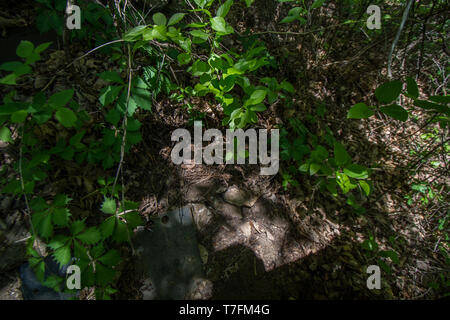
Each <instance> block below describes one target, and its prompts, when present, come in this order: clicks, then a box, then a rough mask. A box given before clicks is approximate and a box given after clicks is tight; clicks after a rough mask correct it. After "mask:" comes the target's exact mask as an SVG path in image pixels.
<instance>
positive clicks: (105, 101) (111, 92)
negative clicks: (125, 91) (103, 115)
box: [98, 86, 123, 107]
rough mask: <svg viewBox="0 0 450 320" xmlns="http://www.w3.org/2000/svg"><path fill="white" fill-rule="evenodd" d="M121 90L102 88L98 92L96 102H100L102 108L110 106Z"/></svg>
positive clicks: (120, 88)
mask: <svg viewBox="0 0 450 320" xmlns="http://www.w3.org/2000/svg"><path fill="white" fill-rule="evenodd" d="M122 88H123V87H122V86H107V87H104V88H102V90H100V97H99V98H98V101H100V103H101V104H102V106H104V107H106V106H107V105H110V104H111V103H113V102H114V100H116V98H117V97H118V95H119V93H120V91H121V90H122Z"/></svg>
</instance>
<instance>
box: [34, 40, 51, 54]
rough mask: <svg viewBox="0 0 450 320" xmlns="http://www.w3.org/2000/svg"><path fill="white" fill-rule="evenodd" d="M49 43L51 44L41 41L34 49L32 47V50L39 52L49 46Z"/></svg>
mask: <svg viewBox="0 0 450 320" xmlns="http://www.w3.org/2000/svg"><path fill="white" fill-rule="evenodd" d="M51 44H52V42H45V43H42V44H40V45H38V46H37V47H36V49H34V52H36V53H41V52H43V51H45V50H46V49H47V48H48V47H49V46H51Z"/></svg>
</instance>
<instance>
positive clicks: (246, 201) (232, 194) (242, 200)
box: [223, 185, 258, 207]
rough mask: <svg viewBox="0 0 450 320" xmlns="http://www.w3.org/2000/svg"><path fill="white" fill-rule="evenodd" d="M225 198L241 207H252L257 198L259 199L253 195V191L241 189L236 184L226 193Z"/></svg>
mask: <svg viewBox="0 0 450 320" xmlns="http://www.w3.org/2000/svg"><path fill="white" fill-rule="evenodd" d="M223 198H224V199H225V201H227V202H229V203H231V204H234V205H236V206H239V207H240V206H246V207H252V206H253V205H254V204H255V202H256V200H258V197H257V196H255V195H253V194H252V193H251V192H249V191H247V190H244V189H239V188H238V187H237V186H235V185H233V186H231V187H229V188H228V190H227V191H226V192H225V193H224V195H223Z"/></svg>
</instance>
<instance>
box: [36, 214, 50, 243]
mask: <svg viewBox="0 0 450 320" xmlns="http://www.w3.org/2000/svg"><path fill="white" fill-rule="evenodd" d="M39 234H40V235H41V236H42V237H44V238H49V237H50V236H51V235H52V234H53V224H52V216H51V215H50V214H47V215H45V217H44V218H43V219H42V221H41V223H40V225H39Z"/></svg>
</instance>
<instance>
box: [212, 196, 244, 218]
mask: <svg viewBox="0 0 450 320" xmlns="http://www.w3.org/2000/svg"><path fill="white" fill-rule="evenodd" d="M213 207H214V209H216V210H217V213H219V214H220V215H222V216H224V217H225V218H228V219H242V212H241V208H240V207H237V206H235V205H232V204H230V203H227V202H225V201H222V200H220V199H214V200H213Z"/></svg>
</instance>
